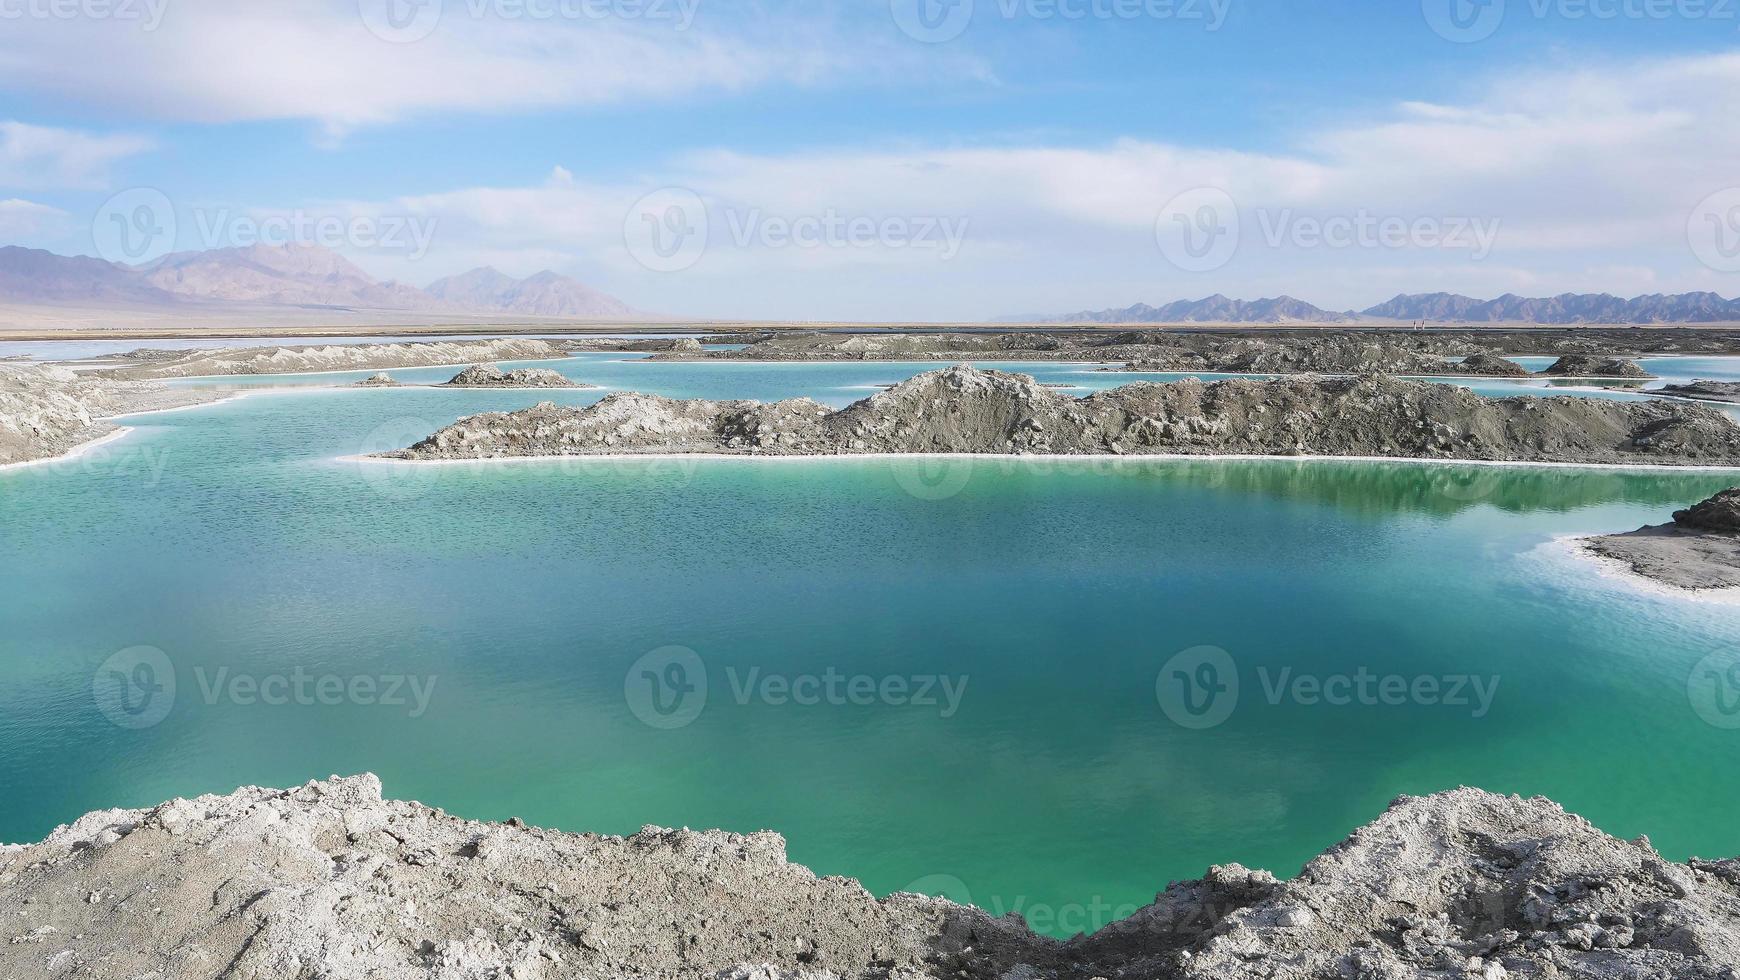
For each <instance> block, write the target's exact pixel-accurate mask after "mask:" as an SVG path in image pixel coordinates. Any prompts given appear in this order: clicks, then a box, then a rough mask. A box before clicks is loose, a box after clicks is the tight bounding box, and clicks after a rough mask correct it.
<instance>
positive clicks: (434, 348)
mask: <svg viewBox="0 0 1740 980" xmlns="http://www.w3.org/2000/svg"><path fill="white" fill-rule="evenodd" d="M568 353H569V346H568V344H567V342H565V341H549V340H514V339H497V340H462V341H437V342H424V343H405V344H327V345H323V346H319V347H231V348H223V349H220V350H201V351H168V352H163V351H149V352H148V351H135V352H134V353H133V354H132V355H128V357H129V358H130V359H132V360H134V361H136V362H137V363H135V364H131V365H128V366H125V367H120V368H115V369H113V370H110V371H106V372H104V373H105V375H107V376H110V377H117V378H134V379H154V378H193V377H207V376H221V375H257V374H303V373H310V372H316V371H373V370H385V369H387V368H412V367H435V366H439V365H442V364H473V363H478V362H487V361H539V360H548V359H550V358H556V357H566V356H568Z"/></svg>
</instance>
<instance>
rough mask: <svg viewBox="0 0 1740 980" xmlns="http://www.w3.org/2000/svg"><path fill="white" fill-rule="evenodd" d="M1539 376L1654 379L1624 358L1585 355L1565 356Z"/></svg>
mask: <svg viewBox="0 0 1740 980" xmlns="http://www.w3.org/2000/svg"><path fill="white" fill-rule="evenodd" d="M1541 374H1542V375H1545V376H1548V377H1555V378H1637V379H1638V380H1640V381H1647V380H1650V379H1652V378H1654V377H1655V375H1653V374H1650V373H1649V372H1648V371H1645V370H1644V369H1643V368H1640V367H1638V366H1637V365H1636V364H1633V363H1632V362H1631V361H1628V360H1626V359H1625V358H1622V357H1594V356H1590V355H1587V354H1567V355H1565V356H1564V357H1561V358H1559V359H1558V360H1557V361H1554V362H1553V364H1552V365H1551V366H1550V367H1548V368H1547V369H1546V370H1544V371H1542V372H1541Z"/></svg>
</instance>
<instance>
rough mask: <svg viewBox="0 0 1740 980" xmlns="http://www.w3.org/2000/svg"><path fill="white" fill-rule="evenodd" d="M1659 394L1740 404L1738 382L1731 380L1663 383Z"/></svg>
mask: <svg viewBox="0 0 1740 980" xmlns="http://www.w3.org/2000/svg"><path fill="white" fill-rule="evenodd" d="M1660 394H1663V395H1674V396H1677V397H1679V398H1696V399H1698V400H1699V401H1710V402H1732V403H1735V404H1740V383H1735V382H1733V381H1694V382H1692V383H1691V384H1689V385H1664V386H1662V388H1661V389H1660Z"/></svg>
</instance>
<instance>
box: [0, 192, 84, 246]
mask: <svg viewBox="0 0 1740 980" xmlns="http://www.w3.org/2000/svg"><path fill="white" fill-rule="evenodd" d="M70 219H71V215H68V214H67V213H66V212H65V211H62V210H60V209H59V208H51V207H49V206H48V205H46V204H37V203H35V202H34V201H25V200H21V199H19V198H16V197H14V198H10V199H6V200H0V238H8V239H13V240H17V239H22V238H32V237H35V236H37V235H43V234H48V233H51V232H55V231H59V230H61V229H64V228H65V227H66V225H67V223H68V221H69V220H70Z"/></svg>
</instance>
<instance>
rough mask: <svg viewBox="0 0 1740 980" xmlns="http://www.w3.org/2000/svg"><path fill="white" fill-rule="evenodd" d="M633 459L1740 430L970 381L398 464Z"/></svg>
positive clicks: (1345, 398)
mask: <svg viewBox="0 0 1740 980" xmlns="http://www.w3.org/2000/svg"><path fill="white" fill-rule="evenodd" d="M627 453H727V454H743V455H842V454H862V453H977V454H984V453H992V454H1054V455H1077V454H1116V455H1125V454H1129V455H1156V454H1189V455H1219V454H1233V455H1317V456H1387V457H1401V458H1437V459H1481V460H1523V461H1531V462H1555V461H1556V462H1579V463H1589V462H1599V463H1621V462H1649V463H1665V464H1685V463H1716V464H1723V465H1734V464H1740V424H1736V423H1735V422H1734V420H1733V419H1731V418H1729V417H1728V416H1727V415H1725V414H1723V413H1722V412H1720V411H1718V410H1716V409H1712V408H1707V407H1705V406H1701V405H1690V404H1685V403H1679V402H1667V401H1653V402H1618V401H1607V400H1599V399H1590V398H1575V397H1557V398H1504V399H1492V398H1483V397H1481V396H1479V395H1476V394H1474V393H1473V392H1471V391H1468V390H1467V389H1465V388H1460V387H1457V386H1454V385H1444V384H1431V383H1426V382H1419V381H1405V380H1399V379H1395V378H1388V377H1381V376H1366V377H1360V378H1317V377H1298V378H1283V379H1279V380H1274V381H1253V380H1246V379H1233V380H1227V381H1217V382H1213V383H1204V382H1201V381H1198V380H1194V379H1190V380H1185V381H1179V382H1174V383H1170V384H1154V383H1149V382H1139V383H1136V384H1131V385H1126V386H1124V387H1121V388H1116V389H1114V390H1112V391H1107V392H1100V393H1097V394H1094V395H1091V396H1089V397H1087V398H1083V399H1079V400H1078V399H1075V398H1072V397H1070V396H1068V395H1066V394H1062V393H1059V392H1056V391H1052V390H1050V389H1047V388H1046V387H1044V386H1043V385H1040V384H1038V383H1037V382H1035V381H1034V380H1033V379H1032V378H1031V377H1028V376H1026V375H1018V374H1005V373H1003V372H999V371H981V370H977V369H974V368H971V367H967V366H965V365H962V366H959V367H954V368H950V369H948V370H944V371H933V372H930V373H927V374H921V375H919V376H917V377H915V378H912V379H910V380H908V381H906V382H904V383H902V384H899V385H896V386H895V387H894V388H891V389H889V390H887V391H883V392H880V393H878V394H876V395H874V396H872V397H870V398H867V399H864V400H863V401H860V402H857V403H855V404H853V405H850V406H848V407H846V408H844V409H841V410H839V411H831V410H829V409H828V408H827V407H826V406H823V405H821V404H818V403H817V402H814V401H810V400H808V399H797V400H793V401H786V402H779V403H776V404H772V405H765V404H761V403H758V402H743V401H733V402H713V401H674V400H671V399H666V398H658V397H653V396H646V395H638V394H620V395H612V396H610V397H608V398H605V399H604V400H603V401H601V402H599V403H598V404H596V405H592V406H587V407H584V408H572V407H558V406H555V405H551V404H548V403H546V404H543V405H539V406H537V407H535V408H531V409H527V410H525V411H523V412H515V413H511V414H501V413H491V414H485V415H477V416H473V417H471V418H466V419H461V420H460V421H458V422H456V423H454V424H453V425H451V426H449V427H447V428H445V429H442V430H441V431H440V432H437V433H435V434H434V435H432V436H431V437H429V438H428V439H425V440H424V441H422V442H420V443H418V444H417V445H415V446H412V447H410V448H409V449H406V450H403V451H401V452H398V453H392V454H388V455H390V456H392V457H395V458H400V459H413V460H415V459H486V458H494V457H512V456H566V455H609V454H627Z"/></svg>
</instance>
